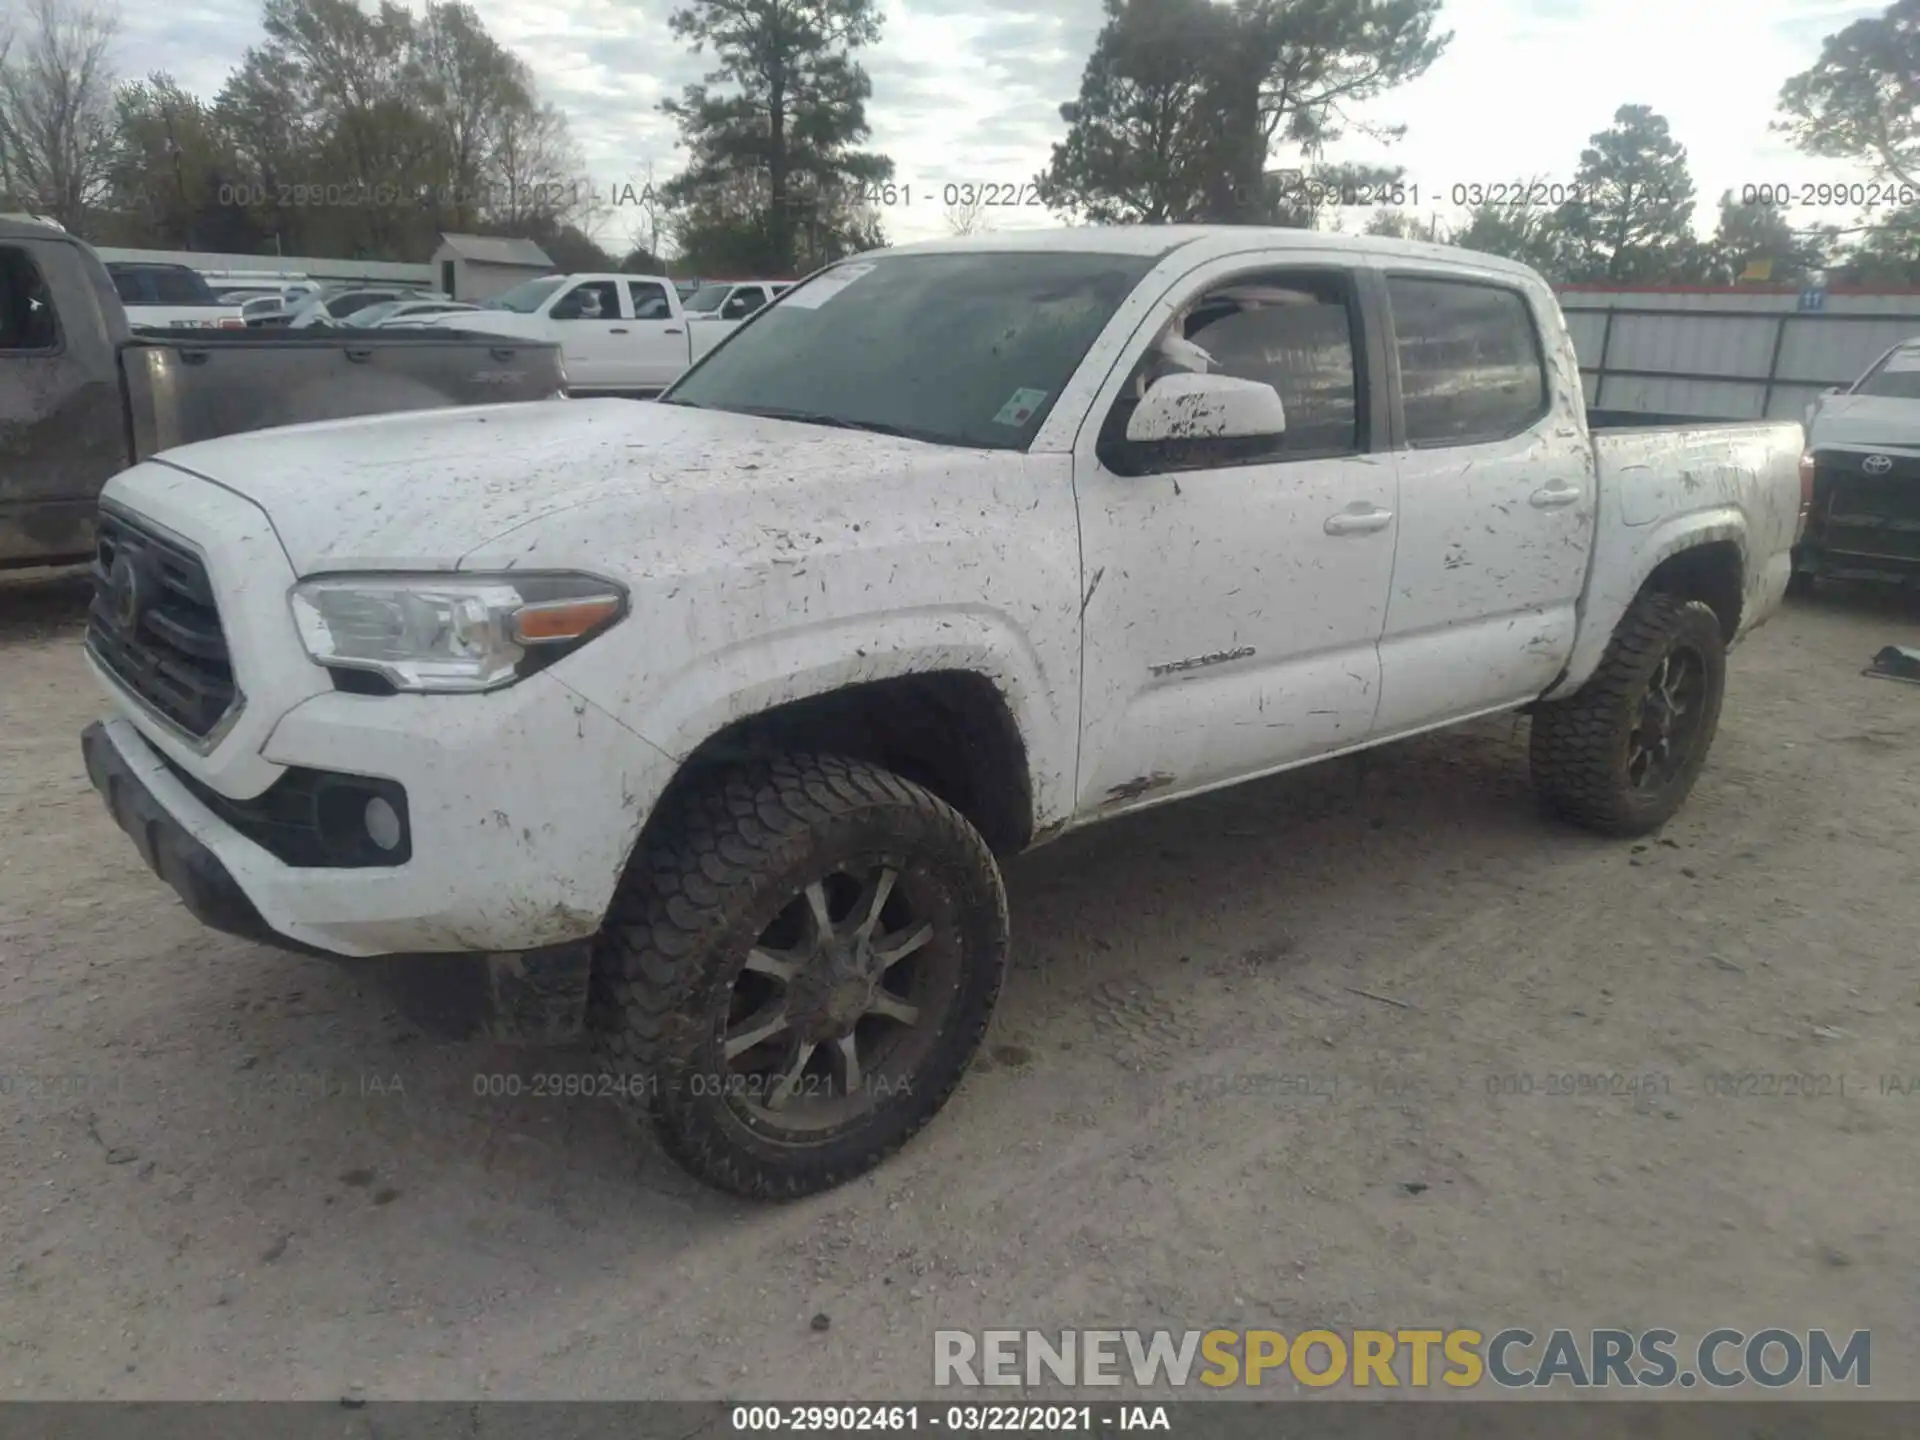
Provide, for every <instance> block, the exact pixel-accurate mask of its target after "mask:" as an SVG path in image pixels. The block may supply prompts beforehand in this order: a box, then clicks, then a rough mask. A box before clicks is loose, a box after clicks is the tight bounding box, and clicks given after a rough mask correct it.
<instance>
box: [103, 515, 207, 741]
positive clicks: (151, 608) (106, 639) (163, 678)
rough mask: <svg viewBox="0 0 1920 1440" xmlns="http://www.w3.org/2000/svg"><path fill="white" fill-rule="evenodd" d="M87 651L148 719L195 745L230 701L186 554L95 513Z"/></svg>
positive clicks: (194, 560)
mask: <svg viewBox="0 0 1920 1440" xmlns="http://www.w3.org/2000/svg"><path fill="white" fill-rule="evenodd" d="M94 532H95V535H96V537H97V539H98V546H97V548H96V550H95V552H94V557H93V603H92V605H91V606H90V607H89V608H88V611H87V648H88V650H89V651H91V652H92V654H93V658H94V659H95V660H96V661H98V662H99V663H100V665H101V666H102V668H104V669H105V670H106V671H107V672H108V673H109V674H111V675H112V676H113V677H114V678H115V679H117V680H118V681H119V682H120V683H121V684H122V685H124V686H126V687H127V689H128V690H130V691H132V692H133V693H134V694H135V695H137V696H138V697H139V698H140V699H141V700H143V701H145V702H146V703H147V705H148V706H149V707H151V708H152V709H153V710H154V712H155V713H157V714H158V715H159V716H160V717H161V718H163V719H165V720H166V721H168V722H169V723H170V724H172V725H174V726H175V727H177V728H178V729H180V730H181V731H183V732H185V733H186V734H187V735H189V736H191V737H192V738H193V739H195V740H204V739H206V738H207V737H208V736H209V735H211V734H212V733H213V731H214V729H215V727H216V726H218V725H219V724H220V722H221V721H222V720H223V719H225V718H226V716H227V714H228V712H229V711H230V710H232V708H233V706H234V704H235V702H236V700H237V694H238V692H237V691H236V689H235V687H234V683H233V665H232V662H231V660H230V658H229V656H228V654H227V637H226V634H225V632H224V631H223V630H222V629H221V628H220V609H219V605H218V603H217V602H216V601H215V599H214V595H213V585H212V582H211V581H210V580H209V579H208V576H207V567H206V566H205V565H204V564H203V563H202V562H201V560H200V557H199V556H198V555H196V554H194V552H193V551H192V550H190V549H188V548H187V547H186V546H185V545H182V544H180V543H179V542H178V541H176V540H172V539H169V538H167V537H166V536H164V535H162V534H160V533H158V532H157V531H155V530H153V529H151V528H150V527H148V526H145V525H142V524H141V523H140V522H138V521H136V520H133V519H131V518H130V517H128V516H127V515H125V514H122V513H120V512H118V511H114V510H109V509H106V508H105V507H102V509H101V511H100V514H99V517H98V519H97V520H96V522H95V525H94Z"/></svg>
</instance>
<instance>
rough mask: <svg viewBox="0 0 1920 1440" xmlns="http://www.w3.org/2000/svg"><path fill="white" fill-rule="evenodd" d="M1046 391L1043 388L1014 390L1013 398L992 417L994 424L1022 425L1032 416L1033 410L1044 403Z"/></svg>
mask: <svg viewBox="0 0 1920 1440" xmlns="http://www.w3.org/2000/svg"><path fill="white" fill-rule="evenodd" d="M1046 398H1047V392H1046V391H1044V390H1016V391H1014V392H1013V398H1012V399H1011V400H1009V401H1007V403H1006V404H1004V405H1002V406H1001V407H1000V413H999V414H998V415H996V416H994V417H993V423H994V424H996V425H1024V424H1026V423H1027V422H1028V421H1029V420H1031V419H1032V418H1033V412H1034V411H1036V410H1038V409H1039V408H1040V407H1041V405H1042V404H1044V403H1045V401H1046Z"/></svg>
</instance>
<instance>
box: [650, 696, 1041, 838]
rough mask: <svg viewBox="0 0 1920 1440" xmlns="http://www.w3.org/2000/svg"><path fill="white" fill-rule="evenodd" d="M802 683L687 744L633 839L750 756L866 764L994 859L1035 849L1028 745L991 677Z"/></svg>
mask: <svg viewBox="0 0 1920 1440" xmlns="http://www.w3.org/2000/svg"><path fill="white" fill-rule="evenodd" d="M782 688H783V689H786V688H788V687H782ZM799 688H800V693H798V694H791V693H789V694H787V695H786V697H785V698H780V699H775V698H773V697H772V696H766V695H763V696H760V697H756V698H757V702H758V703H756V702H755V701H749V702H747V704H748V708H746V710H745V713H739V714H735V715H734V716H733V718H731V719H727V720H725V721H724V722H722V723H719V724H717V725H715V726H713V727H712V728H711V729H710V730H709V732H708V733H707V734H705V735H704V736H703V737H701V738H700V739H699V740H698V741H697V742H696V743H694V744H693V745H691V746H690V747H688V748H686V749H685V751H684V753H683V754H682V758H681V759H680V762H679V765H678V767H677V768H676V769H675V770H674V773H673V776H672V778H671V779H670V780H669V781H668V782H667V786H666V789H665V790H664V791H663V792H662V794H661V796H660V799H659V801H658V803H656V804H655V805H654V807H653V809H652V813H651V814H650V815H649V817H648V820H647V824H646V826H644V827H643V828H642V832H641V835H640V837H639V843H640V844H641V845H644V844H645V843H646V841H647V839H648V833H647V832H648V831H649V830H651V828H652V827H653V825H654V823H655V820H656V819H657V818H658V817H660V816H662V815H664V814H668V813H670V812H671V811H672V809H673V807H674V801H675V799H676V798H677V797H678V796H679V795H681V794H683V793H684V792H685V791H686V790H687V789H688V788H689V787H692V786H695V785H698V784H700V783H702V782H703V781H705V780H707V779H710V778H711V777H713V776H714V775H715V774H716V773H718V772H720V771H724V770H726V769H728V768H731V767H734V766H738V765H742V764H745V763H748V762H751V761H753V760H757V759H764V758H767V757H770V756H773V755H779V754H800V753H810V754H823V755H837V756H840V757H842V758H844V759H850V760H864V761H867V762H868V763H869V764H873V765H878V766H880V767H882V768H884V769H887V770H891V771H893V772H894V773H895V774H897V775H899V776H901V777H902V778H903V779H906V780H911V781H913V782H914V783H915V784H916V785H920V786H922V787H924V788H925V789H927V790H929V791H931V792H932V793H933V794H935V795H937V796H939V797H940V798H941V799H942V800H945V801H946V802H947V803H948V804H949V805H951V806H953V808H954V809H955V810H957V811H959V812H960V813H961V814H962V815H964V816H965V817H966V818H967V820H968V821H969V822H970V823H971V824H972V825H973V826H974V828H975V829H977V830H979V831H980V833H981V835H982V836H983V837H984V838H985V839H986V841H987V844H988V846H989V847H990V848H991V849H992V850H993V852H994V853H995V854H996V855H1011V854H1017V853H1018V852H1019V851H1021V850H1024V849H1026V848H1027V846H1028V845H1029V844H1030V843H1031V842H1032V840H1033V838H1034V833H1035V830H1036V827H1037V824H1038V822H1037V819H1036V809H1035V776H1034V772H1033V766H1032V759H1031V756H1030V754H1029V748H1028V742H1027V739H1026V736H1025V734H1024V733H1023V731H1022V728H1021V725H1020V721H1019V718H1018V717H1017V715H1016V713H1015V709H1014V704H1013V702H1012V701H1011V700H1010V699H1009V697H1008V695H1007V692H1006V690H1005V688H1004V687H1003V686H1002V685H1001V684H1000V683H998V682H997V681H996V680H995V678H993V677H992V676H990V675H988V674H985V673H983V672H982V671H981V670H979V669H970V668H964V667H948V666H943V667H939V668H934V669H928V670H909V671H905V672H903V673H899V674H892V675H885V676H881V677H878V678H871V679H844V680H842V681H841V682H840V683H837V684H831V685H822V686H819V687H818V688H813V687H807V686H805V685H804V682H803V683H802V684H801V685H800V687H799Z"/></svg>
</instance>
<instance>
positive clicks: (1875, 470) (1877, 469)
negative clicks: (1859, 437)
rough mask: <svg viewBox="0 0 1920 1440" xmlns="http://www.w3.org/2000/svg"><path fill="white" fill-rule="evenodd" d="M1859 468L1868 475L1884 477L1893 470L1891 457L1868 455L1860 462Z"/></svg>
mask: <svg viewBox="0 0 1920 1440" xmlns="http://www.w3.org/2000/svg"><path fill="white" fill-rule="evenodd" d="M1860 468H1861V469H1862V470H1864V471H1866V472H1867V474H1869V475H1884V474H1886V473H1887V472H1888V471H1889V470H1891V469H1892V468H1893V457H1892V456H1891V455H1869V456H1867V458H1866V459H1864V460H1862V461H1861V462H1860Z"/></svg>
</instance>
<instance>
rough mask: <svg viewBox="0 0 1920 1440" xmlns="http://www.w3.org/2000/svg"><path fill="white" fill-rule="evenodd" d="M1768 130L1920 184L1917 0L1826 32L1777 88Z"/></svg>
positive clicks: (1809, 149) (1897, 0)
mask: <svg viewBox="0 0 1920 1440" xmlns="http://www.w3.org/2000/svg"><path fill="white" fill-rule="evenodd" d="M1779 110H1780V118H1779V119H1777V120H1776V121H1775V122H1774V128H1775V129H1776V130H1779V131H1781V132H1783V133H1785V134H1786V135H1788V136H1790V137H1792V139H1793V142H1794V144H1795V145H1797V146H1799V148H1800V149H1802V150H1804V151H1805V152H1806V153H1807V154H1809V155H1819V156H1825V157H1827V158H1830V159H1838V160H1855V161H1860V162H1862V163H1864V164H1866V165H1868V166H1870V167H1871V168H1872V170H1873V172H1874V175H1875V177H1876V178H1877V179H1883V180H1887V179H1890V180H1894V181H1897V182H1899V183H1901V184H1903V185H1910V186H1915V187H1920V0H1894V3H1893V4H1892V5H1889V6H1888V7H1887V8H1886V10H1885V12H1884V13H1882V14H1881V15H1879V16H1877V17H1874V18H1871V19H1866V20H1856V21H1854V22H1853V23H1852V24H1851V25H1849V26H1847V27H1846V28H1845V29H1844V30H1841V31H1840V32H1839V33H1838V34H1835V35H1829V36H1828V37H1827V38H1826V40H1825V41H1824V42H1823V43H1822V45H1821V47H1820V58H1819V60H1818V61H1816V62H1815V63H1814V64H1813V66H1812V67H1811V68H1809V69H1807V70H1804V71H1802V72H1801V73H1800V74H1798V75H1795V76H1794V77H1793V78H1792V79H1790V80H1788V81H1787V83H1786V84H1785V85H1783V86H1782V87H1781V89H1780V105H1779Z"/></svg>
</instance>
